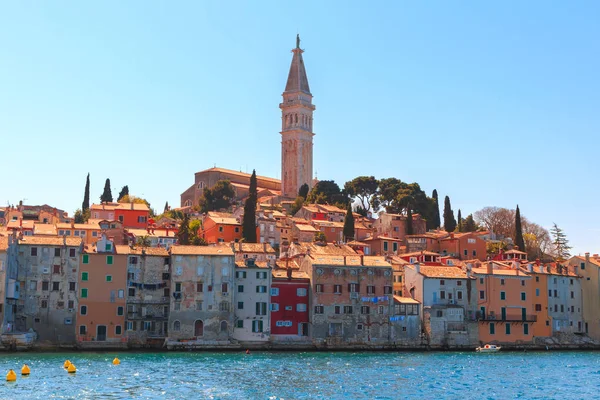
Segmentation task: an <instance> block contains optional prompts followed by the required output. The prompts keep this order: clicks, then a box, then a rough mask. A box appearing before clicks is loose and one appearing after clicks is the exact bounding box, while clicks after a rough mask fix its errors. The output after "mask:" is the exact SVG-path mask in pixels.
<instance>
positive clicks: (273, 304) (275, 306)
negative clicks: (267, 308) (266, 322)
mask: <svg viewBox="0 0 600 400" xmlns="http://www.w3.org/2000/svg"><path fill="white" fill-rule="evenodd" d="M271 311H279V304H278V303H271Z"/></svg>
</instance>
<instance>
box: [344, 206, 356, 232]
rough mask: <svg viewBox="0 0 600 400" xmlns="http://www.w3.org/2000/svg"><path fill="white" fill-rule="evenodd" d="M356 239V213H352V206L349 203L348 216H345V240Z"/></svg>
mask: <svg viewBox="0 0 600 400" xmlns="http://www.w3.org/2000/svg"><path fill="white" fill-rule="evenodd" d="M353 239H354V214H352V206H350V204H348V209H347V210H346V217H345V218H344V240H346V241H348V240H353Z"/></svg>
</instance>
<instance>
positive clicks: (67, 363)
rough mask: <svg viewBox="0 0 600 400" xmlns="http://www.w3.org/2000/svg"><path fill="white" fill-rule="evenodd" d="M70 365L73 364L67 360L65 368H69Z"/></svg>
mask: <svg viewBox="0 0 600 400" xmlns="http://www.w3.org/2000/svg"><path fill="white" fill-rule="evenodd" d="M69 365H71V361H69V360H66V361H65V363H64V364H63V367H64V368H69Z"/></svg>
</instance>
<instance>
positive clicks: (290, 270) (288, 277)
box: [286, 267, 292, 281]
mask: <svg viewBox="0 0 600 400" xmlns="http://www.w3.org/2000/svg"><path fill="white" fill-rule="evenodd" d="M286 272H287V280H288V281H291V280H292V267H288V269H287V271H286Z"/></svg>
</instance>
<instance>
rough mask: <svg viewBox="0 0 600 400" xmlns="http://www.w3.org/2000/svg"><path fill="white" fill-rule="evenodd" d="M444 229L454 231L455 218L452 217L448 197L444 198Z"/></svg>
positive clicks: (452, 212)
mask: <svg viewBox="0 0 600 400" xmlns="http://www.w3.org/2000/svg"><path fill="white" fill-rule="evenodd" d="M444 229H445V230H446V232H454V230H455V229H456V220H455V219H454V211H452V206H451V205H450V197H448V196H446V198H445V199H444Z"/></svg>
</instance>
